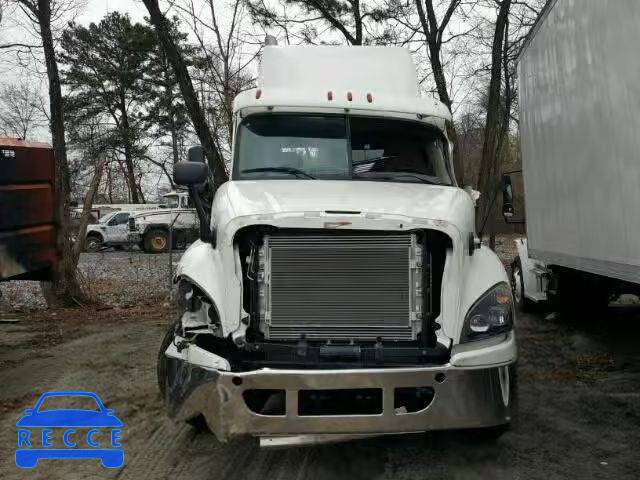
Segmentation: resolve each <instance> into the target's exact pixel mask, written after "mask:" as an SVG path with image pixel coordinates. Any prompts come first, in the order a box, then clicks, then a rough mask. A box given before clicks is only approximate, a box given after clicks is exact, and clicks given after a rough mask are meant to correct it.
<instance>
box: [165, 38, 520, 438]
mask: <svg viewBox="0 0 640 480" xmlns="http://www.w3.org/2000/svg"><path fill="white" fill-rule="evenodd" d="M448 121H451V115H450V113H449V111H448V109H447V108H446V107H445V106H444V105H442V104H441V103H440V102H438V101H435V100H433V99H431V98H422V97H421V95H420V93H419V87H418V82H417V75H416V70H415V67H414V65H413V63H412V60H411V56H410V54H409V51H408V50H405V49H400V48H388V47H338V46H322V47H308V46H300V47H277V46H268V47H266V48H265V49H264V50H263V57H262V78H261V79H260V83H259V87H258V88H257V89H253V90H249V91H246V92H243V93H241V94H240V95H239V96H238V97H237V98H236V99H235V103H234V124H235V132H234V139H235V145H234V149H233V155H232V168H231V175H230V181H228V182H226V183H225V184H223V185H222V186H221V187H220V188H219V189H218V190H217V192H216V194H215V197H214V199H213V204H212V208H211V215H210V217H209V215H208V214H207V213H206V211H205V209H204V208H203V205H202V203H203V202H202V200H201V198H200V197H199V196H198V194H197V188H196V187H195V185H199V184H201V183H202V182H203V181H205V180H206V178H207V176H208V169H207V166H206V164H205V163H204V158H203V151H204V150H203V149H202V148H201V147H194V148H192V149H191V150H190V161H189V162H180V163H178V164H176V166H175V169H174V179H175V181H176V183H178V184H182V185H188V186H190V191H191V193H192V199H193V201H194V202H195V206H196V209H197V212H198V215H199V217H200V227H201V228H200V240H198V241H196V242H195V243H194V244H193V245H192V246H191V247H190V248H189V249H188V250H187V251H186V252H185V253H184V254H183V256H182V259H181V261H180V263H179V265H178V267H177V273H176V277H175V281H176V283H177V284H178V292H179V295H178V306H179V309H180V312H181V313H180V319H179V320H178V322H177V323H175V324H174V325H172V327H171V328H170V329H169V331H168V332H167V334H166V336H165V338H164V341H163V343H162V345H161V348H160V352H159V358H158V381H159V386H160V390H161V393H162V395H163V396H164V398H165V401H166V405H167V407H168V411H169V414H170V416H172V417H174V418H176V419H182V420H187V421H190V422H198V421H202V420H204V421H205V422H206V424H207V425H208V427H209V428H210V429H211V430H212V431H213V432H214V433H215V434H216V436H217V437H218V438H219V439H221V440H227V439H229V438H232V437H235V436H238V435H251V436H255V437H259V439H260V443H261V444H263V445H285V444H289V445H290V444H300V443H307V442H322V441H334V440H343V439H346V438H360V437H362V436H372V435H382V434H389V433H400V432H421V431H425V430H441V429H459V428H480V427H486V430H485V431H487V432H488V433H491V434H494V433H496V434H499V433H501V432H502V431H503V430H504V429H505V428H506V427H507V426H508V425H509V424H510V423H511V422H512V421H513V419H514V415H515V413H516V408H515V405H516V392H517V389H516V370H515V362H516V358H517V349H516V338H515V333H514V330H513V325H514V307H513V299H512V292H511V288H510V285H509V279H508V277H507V273H506V272H505V269H504V267H503V266H502V263H501V262H500V260H499V259H498V257H497V256H496V255H495V254H494V253H493V252H492V251H491V250H489V249H488V248H486V247H484V246H482V245H481V244H480V242H479V240H478V238H477V236H476V234H475V230H474V229H475V221H474V220H475V210H474V202H473V199H472V198H471V196H470V194H469V193H467V192H466V191H465V190H463V189H461V188H459V187H458V186H457V185H456V180H455V175H454V172H453V167H452V161H451V144H450V142H449V140H448V138H447V136H446V131H447V130H446V122H448Z"/></svg>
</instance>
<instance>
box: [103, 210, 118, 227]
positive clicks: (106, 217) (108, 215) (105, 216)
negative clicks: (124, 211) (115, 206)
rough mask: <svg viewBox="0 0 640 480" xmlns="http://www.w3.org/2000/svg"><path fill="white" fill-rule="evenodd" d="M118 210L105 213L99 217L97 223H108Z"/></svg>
mask: <svg viewBox="0 0 640 480" xmlns="http://www.w3.org/2000/svg"><path fill="white" fill-rule="evenodd" d="M117 213H118V212H111V213H107V214H106V215H104V216H102V217H100V220H99V223H104V224H106V223H108V222H109V220H111V219H112V218H113V217H114V216H115V215H116V214H117Z"/></svg>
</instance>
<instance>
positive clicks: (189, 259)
mask: <svg viewBox="0 0 640 480" xmlns="http://www.w3.org/2000/svg"><path fill="white" fill-rule="evenodd" d="M180 280H186V281H188V282H190V283H192V284H193V285H195V286H196V287H198V288H199V289H200V290H201V291H202V292H203V293H204V294H205V295H206V296H207V297H208V298H209V300H211V304H212V305H213V307H214V308H215V309H216V312H217V314H218V318H219V319H220V324H221V326H222V331H223V334H224V335H228V334H229V332H231V331H233V330H234V329H235V328H237V326H238V325H237V323H238V322H235V323H234V322H230V321H229V318H228V315H227V313H228V312H226V311H225V310H226V309H225V305H224V298H225V296H224V292H225V290H224V288H225V275H224V264H223V262H222V257H221V255H220V250H218V249H215V248H213V246H212V245H211V244H209V243H205V242H202V241H200V240H197V241H196V242H194V243H193V244H192V245H191V246H190V247H189V248H188V249H187V250H186V251H185V252H184V254H183V255H182V258H181V259H180V263H178V266H177V268H176V273H175V277H174V282H179V281H180Z"/></svg>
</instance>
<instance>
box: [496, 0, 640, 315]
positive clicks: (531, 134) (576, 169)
mask: <svg viewBox="0 0 640 480" xmlns="http://www.w3.org/2000/svg"><path fill="white" fill-rule="evenodd" d="M638 25H640V2H638V1H636V0H580V1H579V2H578V1H573V0H557V1H555V2H551V3H550V5H549V7H548V9H547V10H546V12H545V14H544V15H543V16H541V18H540V19H539V21H538V24H537V25H536V27H535V28H534V29H533V30H532V33H531V35H530V37H529V39H528V42H527V44H526V45H525V48H524V50H523V52H522V54H521V56H520V60H519V84H520V137H521V142H522V163H523V172H522V173H523V179H524V193H525V197H524V199H525V210H526V215H525V217H526V232H527V236H526V238H523V239H521V240H518V242H517V244H518V254H519V256H518V258H516V260H515V262H514V264H513V266H512V267H513V268H512V271H513V278H512V283H513V286H514V292H515V297H516V301H517V303H519V304H520V305H521V306H522V307H527V306H529V305H530V304H532V303H534V302H545V301H547V300H554V303H555V306H556V308H557V309H558V310H560V311H562V312H563V313H566V314H568V315H570V316H574V315H575V314H580V315H583V314H586V315H592V316H599V315H601V314H602V313H603V311H604V308H605V307H606V306H607V304H608V302H609V300H610V299H611V298H612V297H613V296H615V295H616V294H620V293H636V294H638V292H640V230H639V229H638V226H640V208H638V207H639V206H640V135H639V132H640V114H639V113H640V89H638V86H637V84H638V79H639V78H640V60H638V55H637V48H638V47H637V46H638V44H639V43H640V29H639V28H638ZM505 187H506V188H505V195H504V200H505V204H504V213H505V214H506V215H507V218H512V219H513V218H514V217H512V215H513V205H512V202H513V198H512V194H511V191H512V181H511V177H510V176H508V175H507V176H505ZM519 210H520V208H519V206H518V205H516V206H515V211H516V212H518V211H519ZM516 216H517V217H519V216H520V215H519V214H517V215H516Z"/></svg>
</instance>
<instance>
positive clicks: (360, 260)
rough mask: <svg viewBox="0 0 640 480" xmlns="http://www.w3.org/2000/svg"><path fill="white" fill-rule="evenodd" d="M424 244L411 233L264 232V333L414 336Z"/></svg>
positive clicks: (261, 301) (271, 335)
mask: <svg viewBox="0 0 640 480" xmlns="http://www.w3.org/2000/svg"><path fill="white" fill-rule="evenodd" d="M422 250H423V248H422V246H421V245H419V244H418V241H417V237H416V235H413V234H378V235H371V234H367V235H364V234H362V235H358V234H353V235H351V234H349V235H346V234H339V233H337V232H336V233H327V234H314V235H273V236H265V237H264V243H263V246H262V247H261V249H260V251H259V262H258V265H259V269H258V288H259V291H258V303H259V310H260V324H261V329H262V331H263V333H264V335H265V337H266V338H268V339H274V340H294V339H301V338H306V339H310V340H331V339H335V340H350V339H354V340H356V339H357V340H375V339H377V338H382V339H386V340H414V339H415V338H416V335H417V333H418V332H419V331H420V328H421V320H422V304H423V302H422V262H423V260H422V259H423V252H422Z"/></svg>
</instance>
